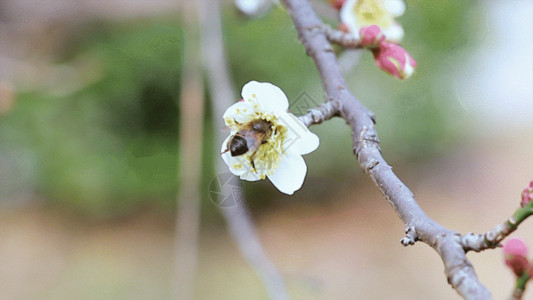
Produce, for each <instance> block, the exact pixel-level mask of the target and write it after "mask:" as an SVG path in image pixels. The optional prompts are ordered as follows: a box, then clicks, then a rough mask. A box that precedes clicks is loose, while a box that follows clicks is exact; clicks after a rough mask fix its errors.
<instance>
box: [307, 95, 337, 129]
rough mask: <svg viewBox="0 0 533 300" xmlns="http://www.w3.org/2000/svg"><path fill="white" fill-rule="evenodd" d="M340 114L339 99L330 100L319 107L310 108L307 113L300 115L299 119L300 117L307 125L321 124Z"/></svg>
mask: <svg viewBox="0 0 533 300" xmlns="http://www.w3.org/2000/svg"><path fill="white" fill-rule="evenodd" d="M338 115H339V103H338V102H337V101H328V102H326V103H322V104H320V105H319V106H317V107H314V108H310V109H309V110H307V113H306V114H305V115H303V116H299V117H298V119H300V121H302V123H304V125H305V126H306V127H309V126H311V125H314V124H320V123H322V122H324V121H327V120H329V119H331V118H333V117H335V116H338Z"/></svg>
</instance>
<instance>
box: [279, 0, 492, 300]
mask: <svg viewBox="0 0 533 300" xmlns="http://www.w3.org/2000/svg"><path fill="white" fill-rule="evenodd" d="M283 3H284V4H285V6H286V7H287V10H288V11H289V13H290V16H291V18H292V20H293V22H294V25H295V27H296V30H297V31H298V36H299V39H300V41H301V42H302V44H303V45H304V47H305V50H306V52H307V53H308V55H310V56H311V57H312V58H313V60H314V62H315V64H316V66H317V68H318V71H319V73H320V76H321V79H322V83H323V86H324V89H325V91H326V95H327V99H328V101H330V102H336V104H335V106H338V107H339V113H340V116H341V117H342V118H344V119H345V120H346V122H347V123H348V125H349V126H350V127H351V129H352V138H353V151H354V154H355V156H356V157H357V160H358V162H359V165H360V166H361V167H362V168H363V170H364V171H365V172H366V173H367V174H368V175H369V176H370V178H371V179H372V180H373V182H374V183H375V185H376V186H377V187H378V188H379V190H380V191H381V192H382V193H383V195H384V196H385V198H386V199H387V201H388V202H389V203H390V204H391V206H392V207H393V208H394V210H395V211H396V213H397V214H398V216H399V217H400V219H401V220H402V221H403V222H404V224H405V226H406V228H407V231H408V233H407V236H406V237H405V238H404V239H403V240H402V243H403V244H404V245H408V244H412V243H414V241H415V240H420V241H422V242H424V243H426V244H428V245H429V246H431V247H432V248H433V249H434V250H435V251H436V252H437V253H438V254H439V255H440V256H441V258H442V260H443V263H444V268H445V274H446V276H447V278H448V282H449V283H450V285H451V286H452V287H453V288H454V289H455V290H456V291H457V292H458V293H459V294H460V295H461V296H462V297H463V298H465V299H491V296H490V293H489V291H488V290H487V289H486V288H485V287H484V286H483V285H482V284H481V283H480V282H479V280H478V278H477V276H476V274H475V272H474V269H473V267H472V265H471V263H470V262H469V261H468V259H467V258H466V253H465V250H464V249H463V245H462V244H461V243H460V242H459V240H460V238H461V235H460V234H459V233H457V232H454V231H451V230H449V229H447V228H445V227H443V226H441V225H440V224H438V223H437V222H435V221H434V220H432V219H431V218H429V217H428V216H427V215H426V214H425V213H424V211H423V210H422V209H421V208H420V206H419V205H418V203H417V202H416V200H415V199H414V196H413V194H412V193H411V191H410V190H409V188H407V186H406V185H405V184H404V183H403V182H402V181H401V180H400V179H399V178H398V177H397V176H396V174H394V172H393V171H392V168H391V167H390V166H389V165H388V164H387V162H386V161H385V160H384V158H383V157H382V155H381V150H380V148H379V139H378V136H377V133H376V131H375V129H374V123H375V117H374V114H373V113H372V112H371V111H370V110H368V109H367V108H366V107H365V106H364V105H363V104H361V102H359V101H358V100H357V98H356V97H355V96H354V95H353V94H352V93H350V91H349V90H348V87H347V85H346V82H345V80H344V78H343V75H342V73H341V70H340V68H339V66H338V65H337V62H336V56H335V54H334V53H333V51H332V46H331V45H330V43H329V42H328V39H327V37H326V34H325V33H324V32H323V31H322V30H317V29H320V28H323V23H322V21H321V20H320V19H319V18H318V17H317V15H316V14H315V12H314V10H313V8H312V6H311V5H310V3H309V2H308V1H307V0H284V1H283Z"/></svg>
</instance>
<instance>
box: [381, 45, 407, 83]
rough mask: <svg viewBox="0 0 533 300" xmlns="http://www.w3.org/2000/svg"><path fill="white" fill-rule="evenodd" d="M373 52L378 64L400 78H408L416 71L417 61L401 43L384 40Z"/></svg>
mask: <svg viewBox="0 0 533 300" xmlns="http://www.w3.org/2000/svg"><path fill="white" fill-rule="evenodd" d="M372 52H373V54H374V60H375V61H376V65H377V66H378V67H379V68H380V69H382V70H383V71H385V72H387V73H389V74H391V75H392V76H394V77H396V78H398V79H406V78H408V77H409V76H411V75H412V74H413V72H414V71H415V68H416V61H415V60H414V59H413V58H412V57H411V55H409V53H408V52H407V51H405V50H404V49H403V48H402V47H401V46H400V45H396V44H393V43H389V42H382V43H380V44H379V47H377V48H374V49H372Z"/></svg>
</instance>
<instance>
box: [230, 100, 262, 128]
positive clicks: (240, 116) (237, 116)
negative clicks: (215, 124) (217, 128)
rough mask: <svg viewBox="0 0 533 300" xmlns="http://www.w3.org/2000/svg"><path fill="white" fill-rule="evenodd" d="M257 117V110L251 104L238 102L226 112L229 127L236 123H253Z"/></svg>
mask: <svg viewBox="0 0 533 300" xmlns="http://www.w3.org/2000/svg"><path fill="white" fill-rule="evenodd" d="M254 117H255V109H254V107H253V105H251V104H250V103H249V102H244V101H242V102H237V103H235V104H233V105H232V106H230V107H228V109H226V112H224V116H223V118H224V122H225V123H226V125H228V126H233V125H235V123H234V122H237V123H240V124H243V123H248V122H250V121H252V120H253V119H254Z"/></svg>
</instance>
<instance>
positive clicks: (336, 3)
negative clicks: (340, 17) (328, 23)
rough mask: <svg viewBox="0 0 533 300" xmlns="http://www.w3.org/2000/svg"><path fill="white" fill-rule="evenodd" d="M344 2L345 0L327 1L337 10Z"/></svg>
mask: <svg viewBox="0 0 533 300" xmlns="http://www.w3.org/2000/svg"><path fill="white" fill-rule="evenodd" d="M344 2H346V0H329V3H330V4H331V6H333V8H335V9H338V10H340V9H341V8H342V6H343V5H344Z"/></svg>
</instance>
